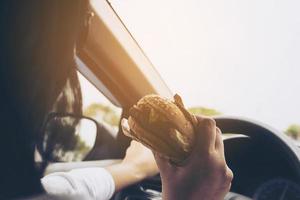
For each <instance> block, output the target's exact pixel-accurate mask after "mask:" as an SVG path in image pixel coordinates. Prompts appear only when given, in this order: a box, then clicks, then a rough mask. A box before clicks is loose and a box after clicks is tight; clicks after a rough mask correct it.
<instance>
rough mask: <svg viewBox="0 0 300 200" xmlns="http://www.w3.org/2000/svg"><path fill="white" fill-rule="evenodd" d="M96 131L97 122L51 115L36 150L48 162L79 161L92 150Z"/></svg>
mask: <svg viewBox="0 0 300 200" xmlns="http://www.w3.org/2000/svg"><path fill="white" fill-rule="evenodd" d="M97 130H98V126H97V122H96V121H95V120H93V119H91V118H88V117H83V116H75V115H72V114H58V113H51V114H50V115H49V117H48V119H47V120H46V123H45V125H44V128H43V131H42V136H41V139H40V141H39V143H38V146H37V148H38V151H39V153H40V155H41V157H42V159H43V160H46V161H48V162H71V161H81V160H83V159H84V158H85V157H86V156H87V154H88V153H89V152H90V151H91V150H92V149H93V147H94V144H95V141H96V136H97Z"/></svg>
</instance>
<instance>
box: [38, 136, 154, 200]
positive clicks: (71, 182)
mask: <svg viewBox="0 0 300 200" xmlns="http://www.w3.org/2000/svg"><path fill="white" fill-rule="evenodd" d="M157 173H158V168H157V165H156V163H155V160H154V156H153V154H152V152H151V151H150V150H149V149H147V148H145V147H144V146H143V145H141V144H139V143H137V142H134V141H133V142H131V145H130V147H129V148H128V149H127V152H126V156H125V158H124V159H123V160H122V162H120V163H117V164H113V165H111V166H107V167H104V168H101V167H89V168H80V169H73V170H71V171H69V172H56V173H52V174H49V175H47V176H45V177H44V178H43V179H42V184H43V186H44V188H45V190H46V191H47V193H48V194H52V195H54V196H60V197H61V196H66V195H67V196H68V197H69V196H70V195H80V196H83V197H84V198H83V199H95V200H96V199H97V200H107V199H110V198H111V196H112V195H113V193H114V192H115V191H118V190H120V189H122V188H124V187H127V186H129V185H131V184H134V183H137V182H139V181H141V180H142V179H144V178H147V177H150V176H153V175H155V174H157Z"/></svg>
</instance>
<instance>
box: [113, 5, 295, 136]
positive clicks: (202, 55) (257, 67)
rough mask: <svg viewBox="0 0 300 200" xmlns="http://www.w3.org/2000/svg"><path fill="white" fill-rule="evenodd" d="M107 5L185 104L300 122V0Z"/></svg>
mask: <svg viewBox="0 0 300 200" xmlns="http://www.w3.org/2000/svg"><path fill="white" fill-rule="evenodd" d="M110 3H111V5H112V7H113V8H114V10H115V11H116V12H117V14H118V15H119V16H120V18H121V20H122V21H123V23H124V24H125V25H126V27H127V28H128V29H129V31H130V32H131V34H132V35H133V37H134V38H135V39H136V40H137V42H138V44H139V45H140V46H141V48H142V49H143V51H144V52H145V54H146V55H147V56H148V57H149V59H150V60H151V61H152V63H153V64H154V66H155V67H156V69H157V70H158V72H159V73H160V74H161V76H162V78H163V79H164V80H165V82H166V83H167V85H168V86H169V87H170V89H171V90H172V91H173V92H174V93H178V94H180V95H181V96H182V97H183V99H184V101H185V104H186V106H187V107H205V108H212V109H215V110H216V111H217V112H220V113H222V114H226V115H235V116H244V117H249V118H252V119H256V120H259V121H261V122H263V123H266V124H269V125H271V126H273V127H275V128H277V129H279V130H286V129H287V128H288V127H289V126H290V125H292V124H297V123H298V124H300V92H299V88H300V67H299V66H300V55H299V54H300V14H299V12H298V11H299V9H298V8H299V7H300V1H296V0H287V1H273V0H265V1H260V0H253V1H239V0H230V1H226V2H225V1H194V0H188V1H173V0H165V1H158V0H152V1H136V0H127V1H123V0H122V1H121V0H112V1H110Z"/></svg>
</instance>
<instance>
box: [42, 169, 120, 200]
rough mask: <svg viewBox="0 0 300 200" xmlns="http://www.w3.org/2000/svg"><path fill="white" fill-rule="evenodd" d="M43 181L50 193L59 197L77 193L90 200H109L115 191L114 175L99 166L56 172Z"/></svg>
mask: <svg viewBox="0 0 300 200" xmlns="http://www.w3.org/2000/svg"><path fill="white" fill-rule="evenodd" d="M41 181H42V185H43V187H44V189H45V190H46V192H47V193H48V194H51V195H54V196H58V197H59V196H74V195H77V196H81V197H82V199H88V200H108V199H110V198H111V197H112V195H113V194H114V192H115V183H114V180H113V177H112V176H111V174H110V173H109V172H108V171H106V170H105V169H103V168H99V167H95V168H81V169H74V170H71V171H70V172H56V173H52V174H49V175H47V176H45V177H44V178H42V179H41Z"/></svg>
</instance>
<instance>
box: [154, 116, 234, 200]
mask: <svg viewBox="0 0 300 200" xmlns="http://www.w3.org/2000/svg"><path fill="white" fill-rule="evenodd" d="M197 121H198V123H197V127H196V138H197V139H196V141H195V147H194V149H193V151H192V153H191V155H190V156H189V157H188V158H187V160H185V162H184V163H183V164H182V165H181V166H174V165H171V164H170V162H169V161H168V160H166V159H164V158H162V157H160V156H159V155H158V154H155V159H156V161H157V164H158V167H159V169H160V175H161V178H162V186H163V199H164V200H177V199H180V200H182V199H187V200H191V199H197V200H199V199H205V200H221V199H222V200H223V199H224V196H225V195H226V193H227V192H228V191H229V189H230V186H231V181H232V179H233V173H232V171H231V170H230V169H229V168H228V166H227V164H226V161H225V156H224V146H223V140H222V137H221V131H220V129H219V128H217V127H216V122H215V121H214V120H213V119H211V118H204V117H199V116H198V117H197Z"/></svg>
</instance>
